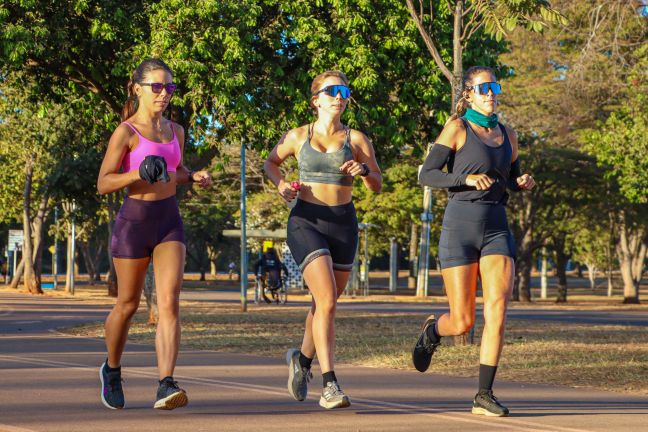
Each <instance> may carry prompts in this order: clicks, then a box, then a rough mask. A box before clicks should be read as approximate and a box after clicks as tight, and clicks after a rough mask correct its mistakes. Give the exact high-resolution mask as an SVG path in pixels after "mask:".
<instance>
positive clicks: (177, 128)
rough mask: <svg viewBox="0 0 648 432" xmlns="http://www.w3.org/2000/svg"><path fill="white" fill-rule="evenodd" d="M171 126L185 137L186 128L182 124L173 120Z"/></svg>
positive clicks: (177, 133)
mask: <svg viewBox="0 0 648 432" xmlns="http://www.w3.org/2000/svg"><path fill="white" fill-rule="evenodd" d="M171 126H172V127H173V131H174V132H175V133H176V135H181V136H182V137H184V134H185V130H184V128H183V127H182V125H180V124H178V123H176V122H174V121H172V122H171Z"/></svg>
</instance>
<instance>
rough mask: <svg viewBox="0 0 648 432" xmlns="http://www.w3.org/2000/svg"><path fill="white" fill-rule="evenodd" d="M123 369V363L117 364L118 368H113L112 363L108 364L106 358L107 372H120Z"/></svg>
mask: <svg viewBox="0 0 648 432" xmlns="http://www.w3.org/2000/svg"><path fill="white" fill-rule="evenodd" d="M120 371H121V365H119V366H117V367H116V368H111V367H110V365H108V359H106V372H120Z"/></svg>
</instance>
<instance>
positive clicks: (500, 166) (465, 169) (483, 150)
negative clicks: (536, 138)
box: [448, 119, 513, 203]
mask: <svg viewBox="0 0 648 432" xmlns="http://www.w3.org/2000/svg"><path fill="white" fill-rule="evenodd" d="M461 121H462V122H463V123H464V126H465V127H466V143H465V144H464V145H463V147H461V148H460V149H459V150H458V151H456V152H455V153H452V155H451V156H450V159H449V160H448V172H453V173H461V174H488V176H489V177H490V178H492V179H494V180H495V183H493V185H492V186H491V187H490V189H488V190H484V191H480V190H477V189H475V187H474V186H465V185H464V186H455V187H451V188H449V189H448V197H449V198H450V199H453V200H457V201H480V202H484V203H506V200H507V198H508V194H507V193H506V184H507V182H508V178H509V175H510V171H511V158H512V156H513V149H512V148H511V142H510V141H509V138H508V135H507V134H506V129H505V128H504V126H502V124H498V126H499V128H500V130H501V131H502V134H503V135H504V142H502V144H501V145H499V146H497V147H492V146H489V145H486V144H484V142H483V141H482V140H481V139H480V138H479V137H478V136H477V134H476V133H475V131H473V130H472V128H471V127H470V124H469V123H468V121H466V120H464V119H461Z"/></svg>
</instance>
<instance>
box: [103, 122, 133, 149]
mask: <svg viewBox="0 0 648 432" xmlns="http://www.w3.org/2000/svg"><path fill="white" fill-rule="evenodd" d="M135 136H137V134H136V133H135V131H133V129H131V128H130V127H129V126H128V125H127V124H126V123H121V124H120V125H119V126H117V129H115V131H114V132H113V134H112V136H111V137H110V144H112V145H114V146H116V147H119V148H121V147H132V145H133V144H134V143H132V142H131V141H133V137H135Z"/></svg>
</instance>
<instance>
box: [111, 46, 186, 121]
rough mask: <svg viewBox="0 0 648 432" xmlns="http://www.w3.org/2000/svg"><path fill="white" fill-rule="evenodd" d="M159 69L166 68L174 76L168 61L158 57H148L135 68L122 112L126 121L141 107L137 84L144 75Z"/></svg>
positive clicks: (123, 119)
mask: <svg viewBox="0 0 648 432" xmlns="http://www.w3.org/2000/svg"><path fill="white" fill-rule="evenodd" d="M159 69H162V70H165V71H167V72H169V74H171V76H173V72H171V68H169V66H167V64H166V63H164V62H163V61H162V60H160V59H158V58H147V59H146V60H144V61H143V62H142V63H140V64H139V66H137V69H135V71H134V72H133V77H132V78H131V79H130V80H129V81H128V85H127V87H126V89H127V94H128V96H127V98H126V103H125V104H124V108H122V112H121V119H122V121H126V120H128V119H129V118H130V117H132V116H133V115H134V114H135V113H136V112H137V108H138V107H139V99H138V98H137V95H136V94H135V84H137V83H140V82H142V80H143V78H144V76H145V75H146V74H147V73H149V72H151V71H154V70H159Z"/></svg>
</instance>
